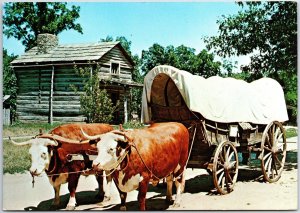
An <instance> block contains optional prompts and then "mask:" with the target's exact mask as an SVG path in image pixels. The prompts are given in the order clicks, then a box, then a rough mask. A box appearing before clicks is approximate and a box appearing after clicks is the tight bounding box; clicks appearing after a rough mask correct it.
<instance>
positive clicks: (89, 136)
mask: <svg viewBox="0 0 300 213" xmlns="http://www.w3.org/2000/svg"><path fill="white" fill-rule="evenodd" d="M80 130H81V133H82V134H83V136H84V137H86V138H87V139H89V140H97V139H99V138H100V137H101V134H100V135H88V134H86V133H85V132H84V131H83V129H82V128H81V127H80Z"/></svg>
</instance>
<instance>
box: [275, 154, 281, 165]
mask: <svg viewBox="0 0 300 213" xmlns="http://www.w3.org/2000/svg"><path fill="white" fill-rule="evenodd" d="M274 160H275V161H276V162H277V163H278V164H279V165H280V168H281V167H282V162H281V161H280V160H279V159H278V156H277V155H274ZM275 161H274V164H275V166H276V162H275Z"/></svg>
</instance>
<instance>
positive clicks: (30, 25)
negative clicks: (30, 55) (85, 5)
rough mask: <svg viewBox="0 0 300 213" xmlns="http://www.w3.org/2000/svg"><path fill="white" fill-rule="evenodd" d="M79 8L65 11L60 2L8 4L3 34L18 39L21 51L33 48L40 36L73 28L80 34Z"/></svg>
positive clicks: (65, 6) (65, 4) (5, 9)
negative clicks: (22, 47)
mask: <svg viewBox="0 0 300 213" xmlns="http://www.w3.org/2000/svg"><path fill="white" fill-rule="evenodd" d="M79 11H80V7H79V6H78V7H76V6H74V5H73V6H72V9H68V8H67V3H62V2H36V3H33V2H9V3H5V4H4V16H3V26H4V30H3V34H4V35H6V36H7V37H8V38H10V37H14V38H16V39H17V40H20V41H21V42H22V44H23V45H24V46H25V50H26V51H27V50H29V49H30V48H32V47H34V46H36V38H37V35H38V34H40V33H50V34H54V35H58V34H59V33H61V32H62V31H64V30H69V29H74V30H75V31H77V32H79V33H82V28H81V26H80V24H76V23H75V20H76V19H77V18H79Z"/></svg>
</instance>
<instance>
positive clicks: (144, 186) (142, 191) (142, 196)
mask: <svg viewBox="0 0 300 213" xmlns="http://www.w3.org/2000/svg"><path fill="white" fill-rule="evenodd" d="M148 185H149V179H148V178H144V179H143V180H142V181H141V182H140V184H139V194H138V201H139V205H140V210H141V211H145V210H146V194H147V191H148Z"/></svg>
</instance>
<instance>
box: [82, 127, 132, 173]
mask: <svg viewBox="0 0 300 213" xmlns="http://www.w3.org/2000/svg"><path fill="white" fill-rule="evenodd" d="M81 131H82V134H83V135H84V136H85V137H86V138H87V139H89V140H90V141H91V143H94V142H95V141H98V142H97V143H96V145H97V150H98V156H97V158H96V159H95V160H94V161H93V168H94V169H95V170H97V171H99V170H111V169H115V168H116V167H117V166H118V165H119V163H120V162H119V160H120V158H121V157H122V156H123V155H124V154H125V152H126V149H127V150H128V149H129V148H130V147H129V146H130V145H131V143H130V141H132V140H131V139H130V138H129V136H128V132H124V131H119V130H114V131H111V132H108V133H104V134H101V135H95V136H90V135H87V134H86V133H85V132H84V131H83V130H81Z"/></svg>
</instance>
